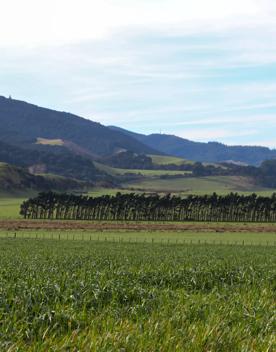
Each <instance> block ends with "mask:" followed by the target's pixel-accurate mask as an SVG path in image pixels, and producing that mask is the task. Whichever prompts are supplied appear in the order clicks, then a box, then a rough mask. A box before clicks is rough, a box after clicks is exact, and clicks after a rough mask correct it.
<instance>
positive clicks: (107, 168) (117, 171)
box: [94, 162, 191, 177]
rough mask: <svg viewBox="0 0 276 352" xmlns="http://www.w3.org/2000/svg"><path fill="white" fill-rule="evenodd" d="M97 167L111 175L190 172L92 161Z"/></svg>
mask: <svg viewBox="0 0 276 352" xmlns="http://www.w3.org/2000/svg"><path fill="white" fill-rule="evenodd" d="M94 164H95V166H96V167H97V169H99V170H101V171H104V172H106V173H108V174H109V175H112V176H116V175H117V176H118V175H121V176H122V175H126V174H134V175H141V176H151V177H158V176H162V175H171V176H174V175H188V174H191V172H190V171H177V170H140V169H118V168H115V167H111V166H107V165H104V164H100V163H98V162H94Z"/></svg>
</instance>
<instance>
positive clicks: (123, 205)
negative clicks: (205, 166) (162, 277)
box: [20, 192, 276, 222]
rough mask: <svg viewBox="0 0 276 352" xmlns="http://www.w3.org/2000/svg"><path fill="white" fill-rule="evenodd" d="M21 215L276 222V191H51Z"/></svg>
mask: <svg viewBox="0 0 276 352" xmlns="http://www.w3.org/2000/svg"><path fill="white" fill-rule="evenodd" d="M20 214H21V215H22V216H23V217H24V218H26V219H64V220H126V221H143V220H144V221H216V222H217V221H235V222H240V221H246V222H251V221H252V222H275V221H276V194H273V195H272V196H271V197H260V196H257V195H256V194H252V195H249V196H244V195H239V194H236V193H235V194H234V193H231V194H229V195H226V196H218V195H217V194H216V193H214V194H213V195H205V196H189V197H187V198H180V197H177V196H171V195H166V196H159V195H150V196H148V195H144V194H134V193H132V194H121V193H117V195H116V196H108V195H104V196H101V197H97V198H91V197H87V196H77V195H69V194H57V193H53V192H48V193H40V194H39V195H38V196H37V197H36V198H32V199H29V200H27V201H25V202H23V204H22V205H21V210H20Z"/></svg>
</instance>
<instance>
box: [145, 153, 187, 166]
mask: <svg viewBox="0 0 276 352" xmlns="http://www.w3.org/2000/svg"><path fill="white" fill-rule="evenodd" d="M148 156H149V157H150V158H151V159H152V162H153V163H154V164H156V165H169V164H174V165H186V164H193V162H192V161H190V160H185V159H182V158H178V157H175V156H166V155H152V154H150V155H148Z"/></svg>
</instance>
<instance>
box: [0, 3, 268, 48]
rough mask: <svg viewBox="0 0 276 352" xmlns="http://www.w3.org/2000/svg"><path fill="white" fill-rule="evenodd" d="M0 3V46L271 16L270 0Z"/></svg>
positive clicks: (242, 22)
mask: <svg viewBox="0 0 276 352" xmlns="http://www.w3.org/2000/svg"><path fill="white" fill-rule="evenodd" d="M0 5H1V14H0V45H1V46H2V47H3V46H6V45H9V46H10V45H12V46H13V45H16V46H33V45H53V44H60V43H66V42H67V43H68V42H79V41H84V40H90V39H101V38H103V37H105V36H107V35H109V34H112V33H114V31H120V30H122V29H124V28H125V29H126V28H127V32H129V31H131V28H132V30H133V31H135V30H140V29H141V28H142V29H143V28H148V29H159V30H162V29H163V31H164V33H166V32H167V31H168V28H170V29H171V30H173V28H178V29H177V30H176V32H178V30H179V28H182V30H185V31H187V30H191V31H194V30H200V29H201V30H204V31H206V29H208V30H211V29H212V28H213V29H214V30H217V29H221V28H227V27H240V26H242V27H244V26H253V27H254V26H256V25H263V24H267V23H273V20H274V19H275V12H274V10H275V2H274V1H272V0H242V1H240V0H231V1H229V0H208V1H206V0H193V1H190V0H78V1H77V0H25V1H22V0H8V1H6V0H0ZM170 32H171V31H170Z"/></svg>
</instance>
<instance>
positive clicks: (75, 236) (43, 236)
mask: <svg viewBox="0 0 276 352" xmlns="http://www.w3.org/2000/svg"><path fill="white" fill-rule="evenodd" d="M5 238H6V239H14V240H16V239H28V240H31V239H32V240H53V241H86V242H101V243H103V242H106V243H125V244H126V243H129V244H135V243H140V244H141V243H144V244H161V245H162V244H163V245H206V246H207V245H208V246H210V245H221V246H226V245H228V246H262V247H272V246H276V241H264V240H262V241H259V242H258V241H256V240H254V241H248V240H224V239H221V240H217V239H197V238H194V239H192V238H189V239H188V238H182V239H181V238H169V237H167V238H157V237H156V238H150V237H127V236H104V235H103V234H101V235H95V234H94V233H90V234H89V233H81V234H80V233H70V232H65V233H62V232H43V233H40V232H33V233H31V232H28V233H26V232H11V231H9V232H0V239H5Z"/></svg>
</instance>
